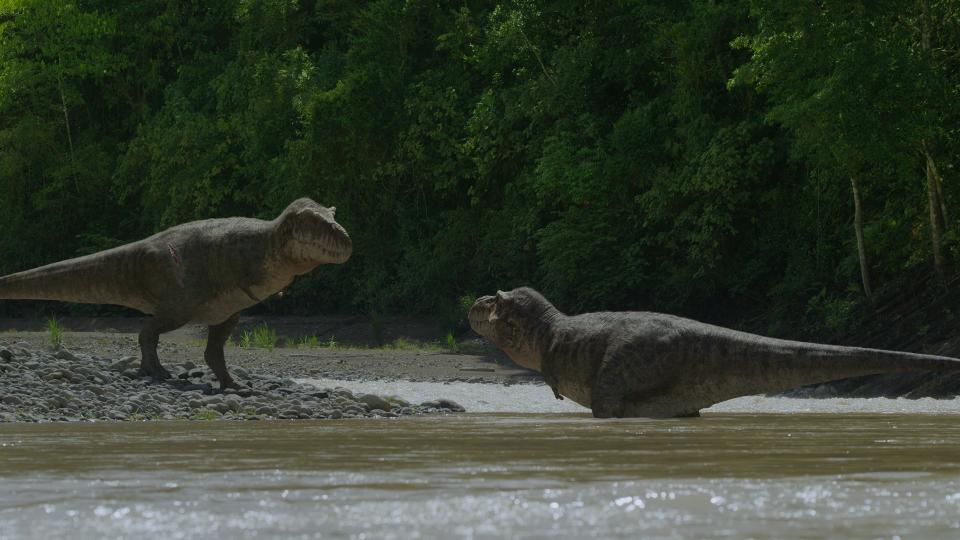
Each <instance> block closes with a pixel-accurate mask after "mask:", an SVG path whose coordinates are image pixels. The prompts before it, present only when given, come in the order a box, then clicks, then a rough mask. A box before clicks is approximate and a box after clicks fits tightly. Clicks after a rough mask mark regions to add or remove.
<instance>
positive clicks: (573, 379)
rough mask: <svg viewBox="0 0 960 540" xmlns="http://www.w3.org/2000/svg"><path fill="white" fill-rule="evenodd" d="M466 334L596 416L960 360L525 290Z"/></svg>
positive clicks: (934, 367) (687, 409) (479, 316)
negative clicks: (579, 310) (785, 335)
mask: <svg viewBox="0 0 960 540" xmlns="http://www.w3.org/2000/svg"><path fill="white" fill-rule="evenodd" d="M469 318H470V326H472V327H473V329H474V330H475V331H476V332H477V333H478V334H480V335H482V336H484V337H486V338H488V339H490V340H491V341H493V342H494V343H495V344H496V345H497V346H499V347H500V348H501V349H503V350H504V352H506V353H507V355H509V356H510V358H512V359H513V360H514V361H515V362H516V363H518V364H520V365H521V366H524V367H527V368H530V369H534V370H537V371H540V372H541V373H542V374H543V377H544V379H545V380H546V382H547V384H549V385H550V387H551V388H552V389H553V392H554V395H556V397H557V398H558V399H562V398H561V395H562V396H567V397H569V398H570V399H572V400H573V401H576V402H577V403H579V404H581V405H583V406H585V407H589V408H591V409H592V410H593V415H594V416H596V417H598V418H608V417H634V416H642V417H651V418H663V417H672V416H697V415H698V414H699V411H700V409H703V408H706V407H709V406H710V405H713V404H714V403H719V402H721V401H725V400H728V399H731V398H734V397H737V396H744V395H750V394H759V393H767V392H780V391H784V390H787V389H790V388H794V387H797V386H801V385H804V384H813V383H818V382H826V381H832V380H837V379H843V378H847V377H855V376H858V375H870V374H875V373H893V372H902V371H960V360H958V359H955V358H948V357H944V356H931V355H925V354H913V353H905V352H896V351H883V350H877V349H862V348H857V347H838V346H833V345H820V344H816V343H804V342H799V341H786V340H782V339H773V338H768V337H763V336H758V335H755V334H748V333H746V332H738V331H735V330H729V329H727V328H721V327H719V326H712V325H709V324H704V323H700V322H697V321H692V320H690V319H684V318H681V317H674V316H671V315H663V314H660V313H646V312H614V313H584V314H583V315H576V316H567V315H564V314H563V313H560V312H559V311H558V310H557V309H556V308H555V307H553V305H552V304H550V302H548V301H547V299H546V298H544V297H543V296H542V295H540V293H538V292H537V291H535V290H533V289H529V288H525V287H524V288H520V289H514V290H513V291H510V292H498V293H497V294H496V295H495V296H484V297H481V298H479V299H477V301H476V302H475V303H474V304H473V307H472V308H471V310H470V315H469Z"/></svg>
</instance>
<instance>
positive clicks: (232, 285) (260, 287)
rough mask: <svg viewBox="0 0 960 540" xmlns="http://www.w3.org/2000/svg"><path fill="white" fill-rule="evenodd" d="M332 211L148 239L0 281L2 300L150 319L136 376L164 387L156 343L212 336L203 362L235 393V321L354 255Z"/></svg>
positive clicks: (291, 209) (212, 225) (231, 222)
mask: <svg viewBox="0 0 960 540" xmlns="http://www.w3.org/2000/svg"><path fill="white" fill-rule="evenodd" d="M335 212H336V208H334V207H330V208H326V207H324V206H321V205H320V204H317V203H316V202H314V201H312V200H310V199H307V198H303V199H297V200H296V201H294V202H293V203H291V204H290V206H288V207H287V208H286V209H285V210H284V211H283V212H282V213H281V214H280V215H279V216H278V217H277V218H276V219H274V220H272V221H264V220H260V219H252V218H242V217H234V218H223V219H207V220H202V221H194V222H190V223H184V224H183V225H177V226H175V227H171V228H169V229H167V230H165V231H163V232H160V233H157V234H155V235H153V236H151V237H149V238H146V239H143V240H139V241H137V242H132V243H129V244H125V245H122V246H119V247H116V248H113V249H109V250H106V251H101V252H98V253H94V254H91V255H87V256H84V257H78V258H75V259H70V260H66V261H61V262H57V263H53V264H49V265H47V266H42V267H40V268H35V269H33V270H26V271H23V272H18V273H16V274H10V275H8V276H4V277H0V299H30V300H60V301H65V302H80V303H86V304H117V305H121V306H127V307H130V308H133V309H136V310H139V311H142V312H143V313H146V314H149V315H152V317H151V318H150V319H148V321H147V323H146V324H145V325H144V327H143V329H142V330H141V331H140V336H139V342H140V353H141V359H140V374H141V375H145V376H151V377H153V378H154V379H156V380H165V379H168V378H170V372H168V371H167V370H166V369H165V368H164V367H163V366H162V365H161V364H160V359H159V357H158V356H157V343H158V341H159V339H160V334H163V333H165V332H169V331H171V330H175V329H177V328H179V327H181V326H183V325H185V324H189V323H195V324H203V325H207V326H208V327H209V332H208V335H207V347H206V351H205V352H204V360H205V361H206V363H207V365H209V366H210V369H211V370H212V371H213V372H214V374H215V375H216V376H217V379H218V380H219V381H220V387H221V389H225V388H231V387H232V388H236V387H237V385H236V384H235V383H234V382H233V379H232V378H231V377H230V374H229V373H228V372H227V368H226V364H225V362H224V356H223V345H224V343H226V341H227V339H228V338H229V337H230V332H231V331H232V330H233V327H234V326H235V325H236V323H237V320H238V317H239V312H240V310H242V309H245V308H248V307H250V306H252V305H254V304H257V303H259V302H260V301H262V300H264V299H266V298H267V297H269V296H271V295H273V294H276V293H277V292H280V291H281V290H283V288H284V287H286V286H287V285H289V284H290V282H291V281H293V279H294V278H295V277H296V276H298V275H301V274H305V273H307V272H309V271H311V270H313V269H314V268H316V267H317V266H318V265H321V264H330V263H333V264H340V263H344V262H346V261H347V259H349V258H350V255H351V253H352V252H353V243H352V242H351V240H350V236H349V235H348V234H347V231H345V230H344V229H343V227H341V226H340V225H339V224H338V223H337V222H336V221H335V220H334V214H335Z"/></svg>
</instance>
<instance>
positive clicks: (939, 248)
mask: <svg viewBox="0 0 960 540" xmlns="http://www.w3.org/2000/svg"><path fill="white" fill-rule="evenodd" d="M930 26H931V24H930V0H921V2H920V48H921V50H923V55H924V58H926V59H927V60H928V61H929V59H930V49H931V46H932V44H931V37H930ZM920 147H921V150H922V151H923V157H924V161H925V164H926V173H927V203H928V206H929V211H930V242H931V244H932V245H933V268H934V270H936V272H937V277H938V278H939V279H940V283H941V284H946V282H947V259H946V256H945V255H944V253H943V234H944V230H945V229H946V227H947V206H946V204H944V201H943V189H942V188H941V187H940V174H939V171H937V164H936V162H935V161H934V160H933V155H932V154H931V153H930V145H929V144H928V141H927V140H923V141H920Z"/></svg>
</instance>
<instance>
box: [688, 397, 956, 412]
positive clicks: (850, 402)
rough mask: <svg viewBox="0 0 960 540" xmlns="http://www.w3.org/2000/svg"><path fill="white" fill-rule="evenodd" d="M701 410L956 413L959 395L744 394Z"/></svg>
mask: <svg viewBox="0 0 960 540" xmlns="http://www.w3.org/2000/svg"><path fill="white" fill-rule="evenodd" d="M702 412H704V413H752V414H767V413H769V414H789V413H810V414H819V413H841V414H960V399H958V398H953V399H933V398H921V399H904V398H897V399H889V398H826V399H815V398H787V397H767V396H744V397H739V398H735V399H731V400H729V401H724V402H723V403H717V404H716V405H714V406H712V407H710V408H709V409H704V410H703V411H702Z"/></svg>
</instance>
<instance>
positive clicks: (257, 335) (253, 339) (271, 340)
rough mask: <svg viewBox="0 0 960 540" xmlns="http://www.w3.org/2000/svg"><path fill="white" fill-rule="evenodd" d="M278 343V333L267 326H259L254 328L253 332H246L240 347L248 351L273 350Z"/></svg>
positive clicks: (242, 336) (241, 338) (241, 339)
mask: <svg viewBox="0 0 960 540" xmlns="http://www.w3.org/2000/svg"><path fill="white" fill-rule="evenodd" d="M277 341H278V340H277V331H276V330H275V329H273V328H269V327H268V326H267V325H266V324H258V325H257V326H255V327H253V330H244V331H243V333H242V334H241V335H240V346H241V347H243V348H246V349H249V348H260V349H270V350H273V349H274V348H276V346H277Z"/></svg>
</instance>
